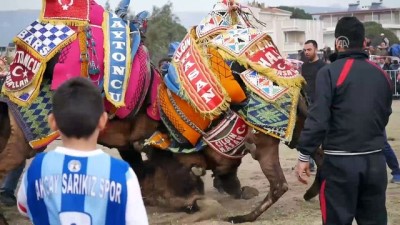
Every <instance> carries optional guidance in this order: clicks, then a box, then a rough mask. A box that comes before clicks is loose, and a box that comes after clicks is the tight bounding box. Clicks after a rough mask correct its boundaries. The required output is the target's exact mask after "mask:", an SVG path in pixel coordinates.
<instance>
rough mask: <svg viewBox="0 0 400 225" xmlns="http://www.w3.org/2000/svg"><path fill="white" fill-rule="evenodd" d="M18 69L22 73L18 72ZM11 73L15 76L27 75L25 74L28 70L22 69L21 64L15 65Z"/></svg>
mask: <svg viewBox="0 0 400 225" xmlns="http://www.w3.org/2000/svg"><path fill="white" fill-rule="evenodd" d="M19 71H22V73H21V72H19ZM11 74H12V75H13V76H15V77H20V76H23V77H27V76H28V71H27V70H24V69H23V68H22V66H16V67H15V68H14V69H13V71H12V73H11Z"/></svg>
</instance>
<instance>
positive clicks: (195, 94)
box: [173, 35, 226, 115]
mask: <svg viewBox="0 0 400 225" xmlns="http://www.w3.org/2000/svg"><path fill="white" fill-rule="evenodd" d="M203 60H205V59H203V58H202V56H201V55H200V53H199V52H198V49H197V48H196V46H195V43H194V40H192V38H191V37H190V35H187V36H186V37H185V39H184V40H183V41H182V42H181V44H180V46H179V48H178V49H177V51H176V52H175V54H174V58H173V63H174V66H175V68H176V69H177V71H178V74H179V81H180V85H181V89H182V91H184V94H185V95H186V97H187V98H188V100H189V101H190V102H191V103H192V105H194V106H196V107H197V109H198V111H200V112H201V113H203V114H205V115H211V114H212V115H217V114H219V113H220V112H221V111H223V110H224V107H225V108H226V105H225V103H226V97H225V94H224V93H223V88H222V87H221V85H220V84H219V81H218V79H217V78H216V77H215V76H214V74H213V73H212V71H211V69H209V68H208V66H207V65H208V64H207V63H206V62H205V61H203ZM218 111H219V113H218Z"/></svg>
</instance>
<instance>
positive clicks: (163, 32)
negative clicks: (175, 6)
mask: <svg viewBox="0 0 400 225" xmlns="http://www.w3.org/2000/svg"><path fill="white" fill-rule="evenodd" d="M186 33H187V30H186V29H185V27H183V26H182V25H181V24H180V23H179V18H178V17H177V16H176V15H174V14H173V13H172V3H171V2H168V3H167V4H165V5H164V6H162V7H161V8H159V7H157V6H153V11H152V14H151V18H150V21H149V25H148V29H147V33H146V43H147V47H148V48H149V51H150V54H151V60H152V61H153V62H154V63H156V64H157V63H158V61H159V60H160V59H162V58H163V57H166V56H167V53H168V46H169V43H171V42H174V41H181V40H182V39H183V38H184V37H185V35H186Z"/></svg>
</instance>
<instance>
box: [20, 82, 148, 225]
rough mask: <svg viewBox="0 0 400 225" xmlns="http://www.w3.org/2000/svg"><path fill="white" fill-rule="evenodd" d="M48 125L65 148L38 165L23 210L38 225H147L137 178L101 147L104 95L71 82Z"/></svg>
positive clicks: (23, 192)
mask: <svg viewBox="0 0 400 225" xmlns="http://www.w3.org/2000/svg"><path fill="white" fill-rule="evenodd" d="M48 120H49V124H50V127H51V128H52V129H53V130H59V132H60V135H61V139H62V147H57V148H56V149H55V150H54V151H51V152H48V153H41V154H38V155H37V156H36V157H35V159H34V160H33V161H32V163H31V165H30V166H29V168H28V169H27V171H26V173H25V174H24V177H23V180H22V183H21V186H20V189H19V191H18V197H17V198H18V209H19V211H20V212H21V213H22V214H23V215H26V216H29V218H30V219H31V221H32V222H33V224H35V225H46V224H51V225H123V224H135V225H142V224H145V225H147V224H148V219H147V215H146V210H145V207H144V204H143V199H142V195H141V192H140V187H139V183H138V180H137V177H136V175H135V173H134V172H133V170H132V169H131V168H130V167H129V165H128V164H127V163H126V162H124V161H122V160H119V159H115V158H112V157H111V156H109V155H108V154H106V153H104V152H103V151H102V150H100V149H97V147H96V143H97V138H98V135H99V132H100V131H101V130H103V129H104V128H105V125H106V122H107V114H106V113H105V112H104V106H103V100H102V97H101V94H100V91H99V90H98V89H97V88H96V87H95V86H94V85H93V84H92V83H91V82H90V81H89V80H87V79H84V78H74V79H71V80H69V81H67V82H65V83H64V84H63V85H61V86H60V87H59V89H58V90H57V91H56V92H55V94H54V96H53V113H52V114H50V115H49V119H48Z"/></svg>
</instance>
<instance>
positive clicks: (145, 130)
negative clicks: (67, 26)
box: [0, 56, 318, 223]
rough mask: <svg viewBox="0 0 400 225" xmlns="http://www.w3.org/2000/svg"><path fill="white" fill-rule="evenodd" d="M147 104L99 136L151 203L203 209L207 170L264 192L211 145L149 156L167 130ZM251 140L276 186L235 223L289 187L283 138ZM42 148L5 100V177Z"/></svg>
mask: <svg viewBox="0 0 400 225" xmlns="http://www.w3.org/2000/svg"><path fill="white" fill-rule="evenodd" d="M57 63H59V57H58V56H55V57H54V58H53V59H52V60H50V62H48V66H47V68H46V71H45V73H44V75H43V76H44V79H51V78H52V77H53V72H54V67H55V65H57ZM153 72H154V70H153ZM235 72H238V73H240V72H243V71H235ZM146 106H147V105H146V104H144V105H143V106H142V107H141V108H140V110H139V111H138V113H137V114H135V115H134V116H128V117H126V118H124V119H119V118H118V117H114V118H112V119H110V120H109V122H108V124H107V127H106V129H105V130H104V131H103V132H102V134H101V135H100V137H99V140H98V143H99V144H101V145H104V146H106V147H109V148H117V149H118V151H119V153H120V155H121V157H122V158H123V159H124V160H125V161H127V162H128V163H129V164H130V165H131V167H132V168H133V169H134V171H135V173H136V174H137V176H138V179H139V181H140V183H141V185H142V188H143V196H144V198H145V202H147V203H148V204H153V205H162V206H165V207H170V208H173V209H185V210H187V211H188V212H194V211H196V210H199V208H198V206H197V200H200V199H202V198H203V194H204V190H203V186H202V185H203V184H202V181H201V179H200V176H201V175H202V174H203V173H204V171H205V170H212V171H213V173H214V176H215V178H216V179H215V185H214V186H215V187H217V188H219V189H221V190H223V191H225V192H226V193H228V194H230V195H231V196H232V197H234V198H242V199H250V198H252V197H254V196H255V195H257V194H258V193H257V191H256V190H254V189H253V188H250V187H242V186H241V184H240V181H239V180H238V178H237V168H238V167H239V166H240V163H241V160H240V159H235V160H232V159H227V158H224V157H222V156H221V155H219V154H218V153H216V151H215V150H213V149H211V148H210V147H206V148H205V149H204V150H203V151H202V152H200V153H193V154H187V155H185V154H171V153H165V152H159V150H154V149H151V150H150V151H147V153H148V156H149V160H146V161H145V160H143V159H142V155H141V152H142V151H146V147H143V143H144V142H145V141H146V139H148V138H149V137H150V136H151V135H152V134H153V133H154V132H155V131H157V130H163V129H165V127H164V126H163V124H162V123H161V122H160V121H157V120H153V119H152V118H150V117H149V116H148V115H147V113H146ZM297 112H298V114H297V121H296V126H295V128H294V132H293V139H292V141H291V142H290V143H288V146H289V147H291V148H294V147H295V146H296V141H297V138H298V137H299V134H300V132H301V129H302V127H303V123H304V120H305V118H306V103H305V100H304V98H303V97H300V100H299V104H298V110H297ZM248 139H249V140H250V141H251V142H252V144H254V145H255V146H256V147H255V148H254V149H252V150H251V151H250V153H251V155H252V157H253V158H254V159H255V160H257V161H258V162H259V164H260V167H261V169H262V171H263V173H264V175H265V176H266V178H267V179H268V181H269V183H270V191H269V193H268V194H267V195H266V197H265V198H264V200H263V201H262V202H261V203H260V204H259V205H258V206H257V207H256V208H255V209H253V210H252V211H251V212H250V213H248V214H246V215H240V216H235V217H230V218H226V220H227V221H229V222H232V223H242V222H251V221H255V220H256V219H257V218H258V217H259V216H260V215H261V214H262V213H263V212H265V211H266V210H267V209H268V208H270V207H271V206H272V205H273V204H274V203H275V202H276V201H278V199H279V198H280V197H281V196H282V195H283V194H284V193H285V192H286V191H287V190H288V184H287V181H286V179H285V176H284V174H283V171H282V168H281V166H280V162H279V143H280V140H279V139H277V138H275V137H272V136H269V135H266V134H264V133H261V132H254V133H253V134H251V135H249V136H248ZM36 152H37V150H33V149H32V148H31V146H30V145H29V143H28V141H27V140H26V139H25V137H24V134H23V131H22V129H21V128H20V127H19V126H18V124H17V122H16V119H15V118H14V115H13V114H12V113H11V111H10V109H9V108H8V106H7V104H5V103H0V179H2V178H3V177H4V175H5V174H6V173H7V172H8V171H10V170H12V169H14V168H16V167H18V165H20V164H21V163H22V162H23V160H25V159H28V158H30V157H33V156H34V155H35V154H36ZM165 159H169V160H165ZM166 174H169V176H166ZM166 177H167V178H166ZM168 177H174V178H182V179H183V180H184V182H185V183H182V184H187V185H184V186H179V185H177V184H175V182H171V181H170V180H168ZM165 178H166V179H165ZM317 194H318V184H317V183H316V184H315V185H313V186H312V188H311V189H310V190H309V191H308V192H307V194H306V195H307V198H311V197H314V196H316V195H317ZM168 199H169V200H168Z"/></svg>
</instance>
